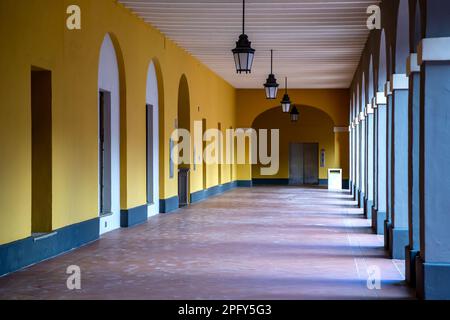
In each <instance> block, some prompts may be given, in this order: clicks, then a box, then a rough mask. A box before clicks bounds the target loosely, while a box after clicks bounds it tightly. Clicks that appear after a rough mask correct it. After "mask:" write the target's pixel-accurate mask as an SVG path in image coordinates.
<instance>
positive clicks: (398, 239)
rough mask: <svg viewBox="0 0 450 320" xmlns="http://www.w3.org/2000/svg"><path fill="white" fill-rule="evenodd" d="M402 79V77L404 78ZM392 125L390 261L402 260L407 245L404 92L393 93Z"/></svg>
mask: <svg viewBox="0 0 450 320" xmlns="http://www.w3.org/2000/svg"><path fill="white" fill-rule="evenodd" d="M405 77H406V75H405ZM392 96H393V123H392V127H393V129H392V139H393V145H392V146H393V149H392V152H393V153H392V155H391V159H392V168H391V174H392V176H391V177H392V184H391V188H392V189H391V190H392V198H391V201H392V202H391V212H390V215H391V229H390V236H389V240H390V244H389V253H390V255H391V257H392V258H393V259H404V258H405V247H406V246H407V245H408V212H409V176H408V174H409V172H408V166H409V165H408V163H409V162H408V160H409V153H408V151H409V147H408V144H409V130H408V114H409V111H408V90H407V89H404V88H398V89H394V90H393V93H392Z"/></svg>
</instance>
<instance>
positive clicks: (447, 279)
mask: <svg viewBox="0 0 450 320" xmlns="http://www.w3.org/2000/svg"><path fill="white" fill-rule="evenodd" d="M421 87H422V91H421V92H422V94H423V95H424V96H423V97H422V98H421V109H422V110H423V116H424V117H423V119H422V121H423V146H424V152H423V166H424V167H423V170H424V171H423V174H424V176H423V179H422V183H423V193H422V195H423V198H422V199H423V204H422V205H423V212H421V216H420V256H419V257H418V258H417V265H416V267H417V291H418V294H419V296H420V297H422V298H425V299H450V285H449V283H450V171H449V168H448V166H449V164H450V141H449V139H450V121H449V119H450V107H449V101H450V58H449V61H439V62H432V61H426V62H424V63H423V64H422V77H421Z"/></svg>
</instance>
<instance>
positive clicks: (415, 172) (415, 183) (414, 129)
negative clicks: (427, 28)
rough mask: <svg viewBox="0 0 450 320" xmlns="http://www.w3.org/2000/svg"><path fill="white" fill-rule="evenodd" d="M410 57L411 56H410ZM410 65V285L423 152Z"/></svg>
mask: <svg viewBox="0 0 450 320" xmlns="http://www.w3.org/2000/svg"><path fill="white" fill-rule="evenodd" d="M411 57H412V58H411ZM411 57H410V60H409V63H410V64H411V61H413V62H412V63H413V64H414V63H417V55H411ZM415 67H416V68H414V67H411V66H410V70H411V73H410V75H409V88H410V90H409V109H410V118H409V121H410V130H411V131H410V148H411V150H410V151H411V154H410V159H409V160H410V164H409V174H410V177H411V181H410V189H409V192H410V199H411V207H410V209H409V218H408V222H409V225H408V229H409V244H408V246H407V247H406V251H405V260H406V272H405V276H406V281H407V282H408V283H409V284H410V285H411V286H415V284H416V257H417V255H418V254H419V249H420V231H419V215H420V197H421V193H422V191H421V187H420V183H419V180H420V166H419V164H420V162H419V161H420V155H421V154H422V153H423V152H422V151H421V149H420V148H421V146H420V136H421V135H420V119H421V115H420V73H419V71H420V69H419V67H418V66H417V65H415Z"/></svg>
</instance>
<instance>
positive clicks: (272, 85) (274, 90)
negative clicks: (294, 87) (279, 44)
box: [264, 50, 279, 100]
mask: <svg viewBox="0 0 450 320" xmlns="http://www.w3.org/2000/svg"><path fill="white" fill-rule="evenodd" d="M278 86H279V84H278V83H277V79H276V78H275V75H274V74H273V50H270V74H269V77H268V78H267V80H266V83H265V84H264V88H265V89H266V98H267V99H271V100H272V99H276V98H277V94H278Z"/></svg>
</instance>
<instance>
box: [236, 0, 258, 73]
mask: <svg viewBox="0 0 450 320" xmlns="http://www.w3.org/2000/svg"><path fill="white" fill-rule="evenodd" d="M242 3H243V14H242V34H241V35H240V36H239V40H238V41H237V42H236V48H234V49H233V50H232V52H233V56H234V63H235V64H236V72H237V73H243V72H245V73H251V72H252V65H253V58H254V56H255V49H252V46H251V44H252V43H251V42H250V41H249V40H248V36H247V35H246V34H245V0H243V1H242Z"/></svg>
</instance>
